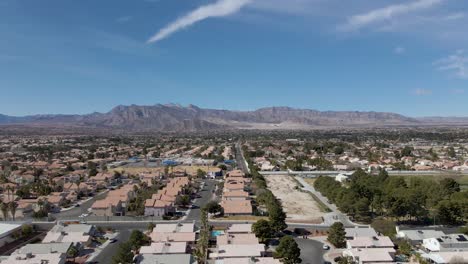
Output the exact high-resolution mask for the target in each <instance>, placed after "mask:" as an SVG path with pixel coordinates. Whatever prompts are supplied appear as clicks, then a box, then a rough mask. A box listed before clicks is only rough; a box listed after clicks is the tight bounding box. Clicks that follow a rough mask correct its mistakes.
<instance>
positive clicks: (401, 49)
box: [393, 46, 406, 55]
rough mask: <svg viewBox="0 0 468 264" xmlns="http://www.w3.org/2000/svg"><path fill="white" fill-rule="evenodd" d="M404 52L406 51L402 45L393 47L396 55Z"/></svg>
mask: <svg viewBox="0 0 468 264" xmlns="http://www.w3.org/2000/svg"><path fill="white" fill-rule="evenodd" d="M405 52H406V48H405V47H402V46H398V47H395V48H394V49H393V53H395V54H398V55H400V54H403V53H405Z"/></svg>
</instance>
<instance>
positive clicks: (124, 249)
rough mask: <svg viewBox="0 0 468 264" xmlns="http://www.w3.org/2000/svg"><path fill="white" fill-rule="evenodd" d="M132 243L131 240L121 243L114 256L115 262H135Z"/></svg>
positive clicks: (113, 261)
mask: <svg viewBox="0 0 468 264" xmlns="http://www.w3.org/2000/svg"><path fill="white" fill-rule="evenodd" d="M134 256H135V255H134V254H133V252H132V245H131V243H130V242H125V243H122V244H120V246H119V249H118V250H117V252H116V253H115V255H114V256H113V257H112V263H113V264H131V263H133V257H134Z"/></svg>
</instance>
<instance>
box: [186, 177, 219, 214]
mask: <svg viewBox="0 0 468 264" xmlns="http://www.w3.org/2000/svg"><path fill="white" fill-rule="evenodd" d="M203 182H204V183H205V186H204V187H203V190H202V191H200V193H199V194H200V195H201V198H197V200H196V201H195V203H194V205H195V206H196V208H194V209H190V211H189V213H188V216H187V217H186V218H185V221H187V222H188V221H199V220H200V215H201V208H203V206H205V204H207V203H208V202H209V201H211V199H212V198H213V190H214V188H215V186H216V181H215V180H210V179H206V180H204V181H203Z"/></svg>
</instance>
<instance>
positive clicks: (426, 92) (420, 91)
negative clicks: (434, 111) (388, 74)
mask: <svg viewBox="0 0 468 264" xmlns="http://www.w3.org/2000/svg"><path fill="white" fill-rule="evenodd" d="M413 94H414V95H417V96H425V95H431V94H432V90H429V89H420V88H419V89H415V90H413Z"/></svg>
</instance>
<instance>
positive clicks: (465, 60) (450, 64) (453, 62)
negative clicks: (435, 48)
mask: <svg viewBox="0 0 468 264" xmlns="http://www.w3.org/2000/svg"><path fill="white" fill-rule="evenodd" d="M434 65H435V66H436V67H437V69H439V70H441V71H452V72H454V73H455V76H457V77H459V78H462V79H468V54H466V52H465V51H464V50H457V51H456V52H455V53H454V54H452V55H450V56H448V57H446V58H443V59H440V60H438V61H435V62H434Z"/></svg>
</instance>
